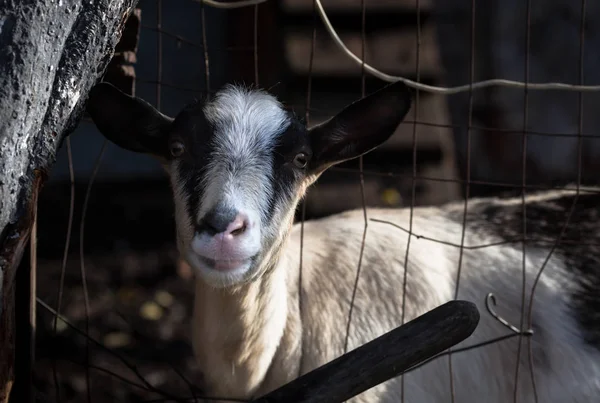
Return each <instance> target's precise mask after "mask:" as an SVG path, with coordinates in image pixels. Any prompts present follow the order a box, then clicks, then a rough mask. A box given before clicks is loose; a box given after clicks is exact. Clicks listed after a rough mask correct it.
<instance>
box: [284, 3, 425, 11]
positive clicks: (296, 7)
mask: <svg viewBox="0 0 600 403" xmlns="http://www.w3.org/2000/svg"><path fill="white" fill-rule="evenodd" d="M281 3H282V8H283V9H284V10H285V11H289V12H298V11H304V12H309V11H312V6H313V0H283V1H282V2H281ZM321 3H322V4H323V8H324V9H325V11H339V10H344V11H347V10H352V11H354V10H360V9H361V7H362V0H321ZM365 6H366V8H367V11H368V10H377V9H386V10H414V9H416V8H417V0H368V1H366V5H365ZM431 6H432V1H431V0H419V8H420V9H421V10H422V11H429V10H430V9H431Z"/></svg>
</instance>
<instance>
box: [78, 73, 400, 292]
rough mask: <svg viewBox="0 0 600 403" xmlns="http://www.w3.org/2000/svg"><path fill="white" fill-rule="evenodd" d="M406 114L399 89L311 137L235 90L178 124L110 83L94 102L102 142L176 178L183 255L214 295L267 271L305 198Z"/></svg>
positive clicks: (284, 114) (193, 108)
mask: <svg viewBox="0 0 600 403" xmlns="http://www.w3.org/2000/svg"><path fill="white" fill-rule="evenodd" d="M410 106H411V93H410V90H409V89H408V88H407V87H406V86H405V85H404V84H403V83H401V82H398V83H395V84H391V85H388V86H386V87H385V88H383V89H381V90H379V91H377V92H375V93H373V94H371V95H369V96H367V97H365V98H363V99H361V100H359V101H357V102H355V103H353V104H351V105H350V106H348V107H346V108H345V109H344V110H342V111H341V112H340V113H339V114H338V115H336V116H334V117H333V118H332V119H330V120H329V121H327V122H325V123H323V124H321V125H319V126H316V127H313V128H311V129H307V128H306V127H305V126H304V124H302V123H301V122H300V121H299V120H298V119H297V118H296V117H295V116H294V114H293V113H291V112H288V111H286V110H285V109H284V108H283V107H282V105H281V104H280V103H279V102H278V101H277V99H275V98H274V97H273V96H271V95H270V94H268V93H266V92H263V91H259V90H248V89H245V88H241V87H237V86H231V85H228V86H225V87H224V88H223V89H222V90H221V91H219V92H218V93H217V94H216V95H215V96H214V97H213V98H212V99H209V100H207V101H206V102H196V103H194V104H191V105H188V106H187V107H186V108H184V109H183V110H182V111H181V112H180V113H179V114H178V115H177V116H176V117H175V118H174V119H172V118H170V117H167V116H165V115H163V114H161V113H160V112H158V111H157V110H156V109H154V108H153V107H152V106H151V105H150V104H148V103H147V102H145V101H143V100H141V99H138V98H134V97H130V96H128V95H126V94H124V93H123V92H121V91H119V90H118V89H116V88H115V87H113V86H112V85H110V84H107V83H101V84H98V85H96V86H95V87H94V88H93V89H92V90H91V92H90V96H89V100H88V111H89V113H90V115H91V116H92V119H93V120H94V122H95V124H96V126H97V127H98V129H99V130H100V132H101V133H102V134H103V135H104V136H105V137H107V138H108V139H109V140H111V141H112V142H113V143H115V144H117V145H118V146H120V147H122V148H125V149H128V150H131V151H135V152H143V153H148V154H152V155H154V156H155V157H157V158H159V159H160V160H161V162H162V163H163V165H164V166H165V168H166V169H167V171H168V172H169V173H170V179H171V184H172V187H173V192H174V198H175V210H176V226H177V242H178V247H179V251H180V253H181V254H182V256H184V257H185V258H186V259H187V261H188V263H189V264H190V265H191V266H192V267H193V268H194V269H195V271H196V274H197V275H198V276H199V277H200V278H201V279H203V280H204V281H205V282H206V283H208V284H209V285H211V286H214V287H230V286H235V285H239V284H242V283H245V282H247V281H251V280H252V279H253V278H256V277H257V276H259V275H260V274H261V273H263V272H264V270H266V269H268V268H269V265H272V263H273V257H274V254H275V253H276V251H277V249H278V246H280V245H281V242H282V241H283V239H284V238H285V235H286V233H287V232H288V231H289V228H290V226H291V224H292V221H293V214H294V211H295V209H296V207H297V204H298V202H299V200H300V198H301V197H302V196H303V195H304V193H305V190H306V188H307V187H308V186H309V185H310V184H312V183H313V182H314V181H315V180H316V179H317V178H318V176H319V175H320V174H321V173H322V172H323V171H324V170H325V169H327V168H328V167H330V166H331V165H333V164H336V163H339V162H342V161H345V160H349V159H352V158H355V157H358V156H360V155H362V154H364V153H366V152H368V151H370V150H371V149H373V148H375V147H377V146H378V145H380V144H381V143H383V142H384V141H385V140H387V139H388V138H389V137H390V136H391V135H392V134H393V133H394V131H395V130H396V128H397V126H398V125H399V124H400V122H401V121H402V119H403V118H404V116H405V115H406V113H407V112H408V110H409V108H410Z"/></svg>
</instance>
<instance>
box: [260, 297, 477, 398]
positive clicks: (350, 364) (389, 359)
mask: <svg viewBox="0 0 600 403" xmlns="http://www.w3.org/2000/svg"><path fill="white" fill-rule="evenodd" d="M478 323H479V311H478V310H477V307H476V306H475V304H473V303H472V302H467V301H450V302H447V303H445V304H444V305H441V306H439V307H437V308H435V309H433V310H431V311H429V312H427V313H426V314H424V315H421V316H419V317H418V318H416V319H413V320H412V321H410V322H408V323H406V324H404V325H403V326H400V327H398V328H396V329H394V330H392V331H390V332H388V333H386V334H384V335H382V336H380V337H378V338H376V339H375V340H372V341H371V342H369V343H367V344H364V345H362V346H360V347H358V348H357V349H355V350H352V351H350V352H348V353H346V354H344V355H342V356H341V357H339V358H337V359H335V360H333V361H331V362H329V363H327V364H325V365H323V366H321V367H319V368H317V369H315V370H313V371H311V372H309V373H307V374H305V375H303V376H301V377H299V378H297V379H295V380H294V381H292V382H290V383H288V384H286V385H284V386H282V387H281V388H279V389H276V390H275V391H273V392H271V393H269V394H267V395H265V396H263V397H261V398H259V399H257V400H255V401H254V402H255V403H269V402H286V403H337V402H340V403H341V402H344V401H346V400H348V399H350V398H352V397H354V396H356V395H358V394H360V393H362V392H364V391H366V390H367V389H370V388H372V387H374V386H377V385H379V384H380V383H382V382H385V381H387V380H388V379H391V378H394V377H396V376H398V375H400V374H402V373H403V372H405V371H407V370H408V369H410V368H411V367H414V366H415V365H417V364H419V363H422V362H423V361H425V360H427V359H429V358H431V357H433V356H435V355H436V354H439V353H441V352H443V351H445V350H447V349H448V348H450V347H452V346H454V345H456V344H458V343H460V342H461V341H463V340H464V339H466V338H467V337H469V336H470V335H471V334H472V333H473V332H474V331H475V328H476V327H477V325H478Z"/></svg>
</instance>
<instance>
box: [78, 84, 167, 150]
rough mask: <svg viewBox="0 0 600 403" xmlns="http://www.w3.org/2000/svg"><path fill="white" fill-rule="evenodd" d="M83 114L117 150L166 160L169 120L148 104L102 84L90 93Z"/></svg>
mask: <svg viewBox="0 0 600 403" xmlns="http://www.w3.org/2000/svg"><path fill="white" fill-rule="evenodd" d="M87 111H88V113H89V114H90V115H91V117H92V120H93V121H94V124H95V125H96V127H98V130H100V133H102V135H104V137H106V138H107V139H108V140H110V141H111V142H113V143H115V144H116V145H118V146H119V147H122V148H124V149H126V150H129V151H134V152H138V153H145V154H152V155H154V156H156V157H158V158H162V159H166V158H168V156H169V148H168V135H169V127H170V125H171V123H172V122H173V119H172V118H170V117H168V116H165V115H163V114H162V113H160V112H159V111H158V110H157V109H156V108H154V107H153V106H152V105H150V104H149V103H148V102H146V101H144V100H142V99H140V98H136V97H132V96H129V95H127V94H125V93H124V92H122V91H121V90H119V89H118V88H116V87H115V86H113V85H112V84H109V83H106V82H102V83H99V84H97V85H95V86H94V87H93V88H92V89H91V90H90V94H89V97H88V101H87Z"/></svg>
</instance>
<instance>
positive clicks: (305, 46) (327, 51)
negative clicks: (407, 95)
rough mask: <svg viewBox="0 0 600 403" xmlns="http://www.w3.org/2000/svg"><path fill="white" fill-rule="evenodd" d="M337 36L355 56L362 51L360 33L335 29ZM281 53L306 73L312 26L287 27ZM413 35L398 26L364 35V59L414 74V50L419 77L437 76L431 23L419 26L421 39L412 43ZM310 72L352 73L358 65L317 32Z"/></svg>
mask: <svg viewBox="0 0 600 403" xmlns="http://www.w3.org/2000/svg"><path fill="white" fill-rule="evenodd" d="M338 34H339V36H340V39H341V40H342V41H343V42H344V44H345V45H346V47H347V48H348V49H350V51H352V53H354V54H355V55H361V54H362V37H361V33H360V32H339V33H338ZM285 36H286V40H287V44H286V47H285V53H286V54H285V56H286V60H287V62H288V64H289V65H290V68H291V69H292V71H293V72H294V73H295V74H308V68H309V63H308V61H309V60H310V52H311V46H312V28H311V27H307V28H306V29H302V30H298V28H297V27H294V28H289V29H288V30H287V32H286V34H285ZM416 42H417V35H416V32H415V31H414V30H412V29H410V30H407V29H402V28H398V29H395V30H393V31H390V30H385V31H381V32H375V33H372V34H369V35H367V38H366V44H365V59H366V61H367V63H369V64H370V65H372V66H373V67H375V68H377V69H379V70H381V71H384V72H386V73H387V74H395V75H401V76H410V77H415V76H416V65H417V62H416V60H417V49H418V52H419V64H420V66H419V70H420V74H421V77H437V76H439V75H440V74H441V73H442V70H441V63H440V61H439V55H438V49H437V37H436V33H435V28H434V26H433V25H432V24H426V25H424V26H423V27H422V32H421V42H420V45H419V46H418V47H417V46H416ZM312 73H313V74H314V75H319V74H321V75H327V76H356V75H360V74H361V67H360V65H358V64H356V63H355V62H354V61H353V60H352V59H350V58H349V57H348V56H347V55H346V54H345V53H344V52H343V51H342V50H341V49H340V48H339V47H338V46H337V45H336V44H335V42H334V41H333V40H332V39H331V38H330V36H329V35H328V34H326V33H325V32H322V31H320V33H319V35H318V38H317V42H316V44H315V53H314V60H313V67H312Z"/></svg>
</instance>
